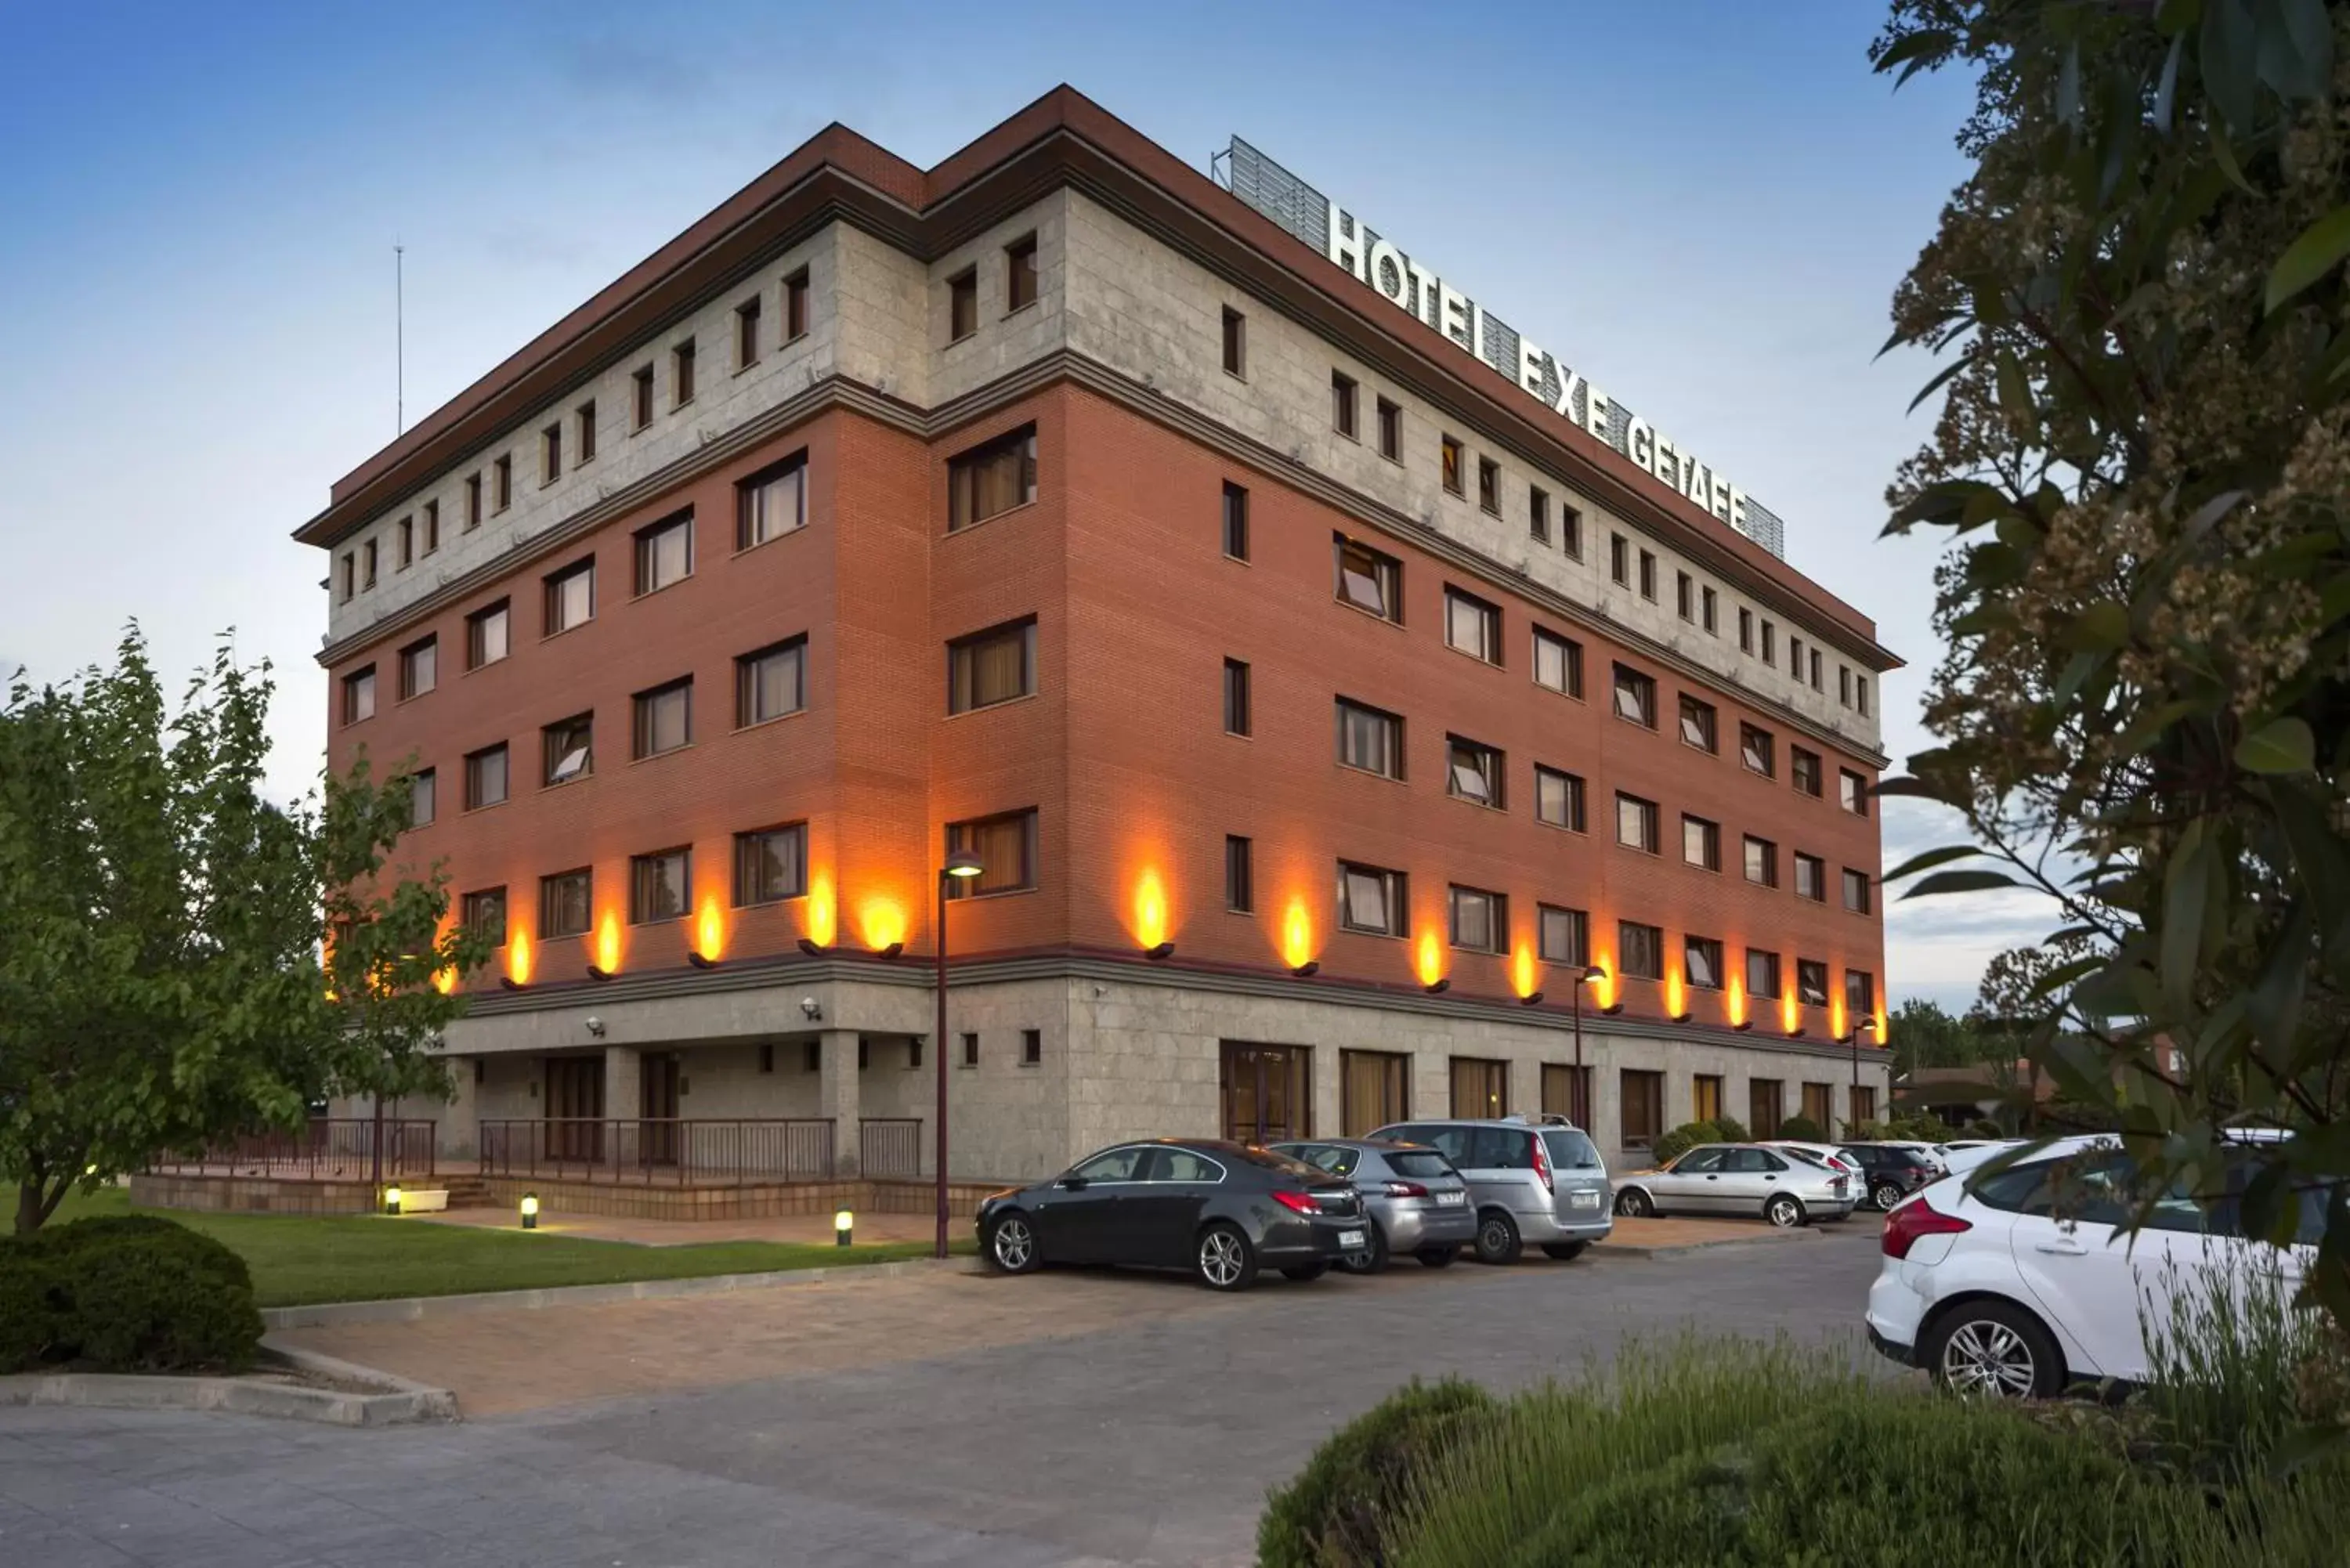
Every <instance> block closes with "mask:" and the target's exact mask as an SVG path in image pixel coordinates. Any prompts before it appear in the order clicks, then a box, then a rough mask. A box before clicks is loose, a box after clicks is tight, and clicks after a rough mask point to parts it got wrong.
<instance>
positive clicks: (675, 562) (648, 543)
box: [637, 511, 693, 594]
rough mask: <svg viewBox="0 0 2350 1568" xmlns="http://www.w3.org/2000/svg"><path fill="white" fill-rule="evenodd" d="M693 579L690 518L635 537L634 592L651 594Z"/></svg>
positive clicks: (680, 518)
mask: <svg viewBox="0 0 2350 1568" xmlns="http://www.w3.org/2000/svg"><path fill="white" fill-rule="evenodd" d="M690 576H693V514H692V513H691V512H690V511H689V512H686V513H683V514H681V515H679V516H676V517H672V518H671V519H669V521H667V522H665V523H656V524H653V525H652V526H651V527H650V528H643V529H639V530H638V533H637V592H638V593H639V594H650V593H655V592H658V591H659V590H660V589H662V588H665V587H669V586H670V585H671V583H675V582H681V581H683V580H684V579H685V578H687V577H690Z"/></svg>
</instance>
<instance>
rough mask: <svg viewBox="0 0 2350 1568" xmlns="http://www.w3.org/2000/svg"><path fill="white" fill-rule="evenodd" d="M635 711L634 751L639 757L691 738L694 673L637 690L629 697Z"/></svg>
mask: <svg viewBox="0 0 2350 1568" xmlns="http://www.w3.org/2000/svg"><path fill="white" fill-rule="evenodd" d="M630 702H631V705H632V706H633V708H634V709H635V712H636V723H635V726H634V740H635V754H636V756H637V758H638V760H639V761H642V760H643V759H644V758H646V757H657V756H660V754H661V753H663V752H673V751H676V750H677V749H678V748H679V747H681V746H683V745H685V744H686V743H688V742H691V740H692V739H693V677H691V675H689V676H687V677H686V678H685V679H684V680H672V681H671V682H670V683H669V684H668V685H666V686H656V687H654V688H653V689H652V690H651V691H639V692H638V693H637V694H636V696H635V697H634V698H632V699H631V700H630Z"/></svg>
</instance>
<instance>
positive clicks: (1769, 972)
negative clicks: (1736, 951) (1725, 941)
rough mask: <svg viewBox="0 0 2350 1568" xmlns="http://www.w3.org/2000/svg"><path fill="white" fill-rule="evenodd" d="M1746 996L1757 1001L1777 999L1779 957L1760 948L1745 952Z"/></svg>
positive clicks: (1774, 1000)
mask: <svg viewBox="0 0 2350 1568" xmlns="http://www.w3.org/2000/svg"><path fill="white" fill-rule="evenodd" d="M1746 994H1747V995H1748V996H1750V997H1752V998H1755V999H1756V1000H1758V1001H1765V1002H1776V1001H1777V1000H1778V999H1779V955H1778V954H1777V953H1774V952H1766V951H1764V950H1763V949H1761V948H1748V949H1747V950H1746Z"/></svg>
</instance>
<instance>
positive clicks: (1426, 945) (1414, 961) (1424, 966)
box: [1411, 926, 1444, 985]
mask: <svg viewBox="0 0 2350 1568" xmlns="http://www.w3.org/2000/svg"><path fill="white" fill-rule="evenodd" d="M1411 968H1412V972H1413V973H1415V974H1417V975H1419V983H1420V984H1422V985H1434V984H1435V983H1436V982H1437V981H1440V980H1442V979H1443V978H1444V940H1443V939H1442V938H1440V937H1439V936H1438V935H1437V934H1436V929H1435V928H1434V927H1432V926H1422V927H1420V929H1419V937H1418V938H1417V939H1416V940H1414V941H1413V942H1412V944H1411Z"/></svg>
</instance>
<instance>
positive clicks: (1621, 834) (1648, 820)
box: [1616, 792, 1658, 855]
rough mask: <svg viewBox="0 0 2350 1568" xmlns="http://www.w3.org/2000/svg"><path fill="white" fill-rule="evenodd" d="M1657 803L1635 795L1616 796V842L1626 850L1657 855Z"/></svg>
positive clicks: (1619, 794) (1620, 794)
mask: <svg viewBox="0 0 2350 1568" xmlns="http://www.w3.org/2000/svg"><path fill="white" fill-rule="evenodd" d="M1657 838H1658V827H1657V803H1656V802H1655V801H1653V800H1642V799H1641V798H1640V797H1639V796H1638V795H1636V794H1622V793H1620V792H1619V793H1618V794H1617V796H1616V842H1617V843H1618V844H1621V845H1623V846H1625V847H1626V848H1627V849H1640V850H1646V851H1647V852H1648V854H1650V855H1654V854H1656V853H1657Z"/></svg>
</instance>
